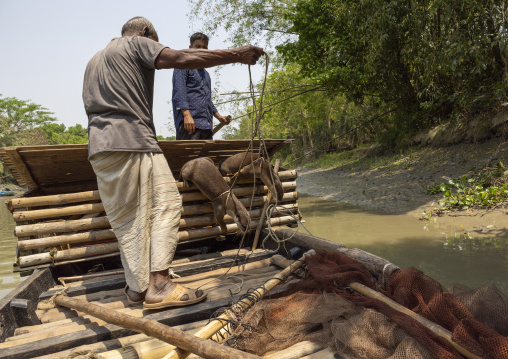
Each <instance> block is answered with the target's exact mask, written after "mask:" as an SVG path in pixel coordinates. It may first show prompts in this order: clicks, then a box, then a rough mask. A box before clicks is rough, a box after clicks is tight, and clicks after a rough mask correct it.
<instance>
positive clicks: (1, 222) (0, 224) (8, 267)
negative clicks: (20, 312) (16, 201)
mask: <svg viewBox="0 0 508 359" xmlns="http://www.w3.org/2000/svg"><path fill="white" fill-rule="evenodd" d="M7 198H9V197H0V298H3V297H4V296H5V295H6V294H7V293H9V292H10V291H11V290H12V289H13V288H15V287H16V286H17V285H18V284H19V283H21V282H22V281H23V280H24V279H25V277H23V278H20V277H19V274H14V273H13V272H12V264H13V262H14V258H15V256H16V242H17V241H16V237H14V227H15V224H14V221H13V220H12V215H11V212H9V210H8V209H7V207H6V206H5V204H4V202H5V200H6V199H7Z"/></svg>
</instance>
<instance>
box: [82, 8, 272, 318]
mask: <svg viewBox="0 0 508 359" xmlns="http://www.w3.org/2000/svg"><path fill="white" fill-rule="evenodd" d="M157 41H158V37H157V33H156V31H155V29H154V27H153V25H152V24H151V23H150V22H149V21H148V20H147V19H145V18H142V17H135V18H133V19H131V20H129V21H128V22H127V23H126V24H125V25H124V26H123V27H122V37H121V38H115V39H113V40H112V41H111V42H110V43H109V44H108V45H107V46H106V48H105V49H104V50H101V51H99V52H98V53H97V54H96V55H94V56H93V58H92V59H91V60H90V62H89V63H88V65H87V68H86V71H85V77H84V82H83V102H84V105H85V110H86V113H87V115H88V133H89V160H90V163H91V164H92V167H93V168H94V171H95V173H96V175H97V184H98V188H99V193H100V195H101V200H102V202H103V204H104V209H105V211H106V214H107V216H108V219H109V222H110V223H111V227H112V228H113V231H114V232H115V236H116V237H117V239H118V243H119V248H120V255H121V259H122V264H123V266H124V269H125V277H126V282H127V286H126V288H125V294H126V295H127V299H128V301H129V303H131V304H132V305H140V304H143V305H144V307H145V308H150V309H155V308H163V307H168V306H181V305H188V304H192V303H196V302H198V301H200V300H203V299H204V298H205V295H204V293H203V292H202V291H200V290H198V291H194V290H191V289H188V288H185V287H183V286H181V285H178V284H175V283H173V282H172V280H171V277H170V272H169V265H170V264H171V261H172V259H173V256H174V252H175V249H176V244H177V242H178V227H179V222H180V213H181V208H182V203H181V199H180V195H179V193H178V189H177V187H176V181H175V180H174V178H173V176H172V174H171V171H170V169H169V166H168V164H167V162H166V160H165V158H164V155H163V154H162V151H161V149H160V148H159V145H158V143H157V139H156V134H155V127H154V124H153V114H152V103H153V82H154V73H155V69H169V68H178V69H196V68H206V67H211V66H217V65H225V64H230V63H243V64H251V65H253V64H255V63H256V61H257V60H258V59H259V57H260V56H261V55H262V54H263V50H262V49H261V48H258V47H254V46H251V45H246V46H242V47H239V48H235V49H231V50H214V51H209V50H200V49H186V50H179V51H177V50H172V49H170V48H167V47H165V46H163V45H161V44H160V43H158V42H157Z"/></svg>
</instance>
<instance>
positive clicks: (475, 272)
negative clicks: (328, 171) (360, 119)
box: [0, 196, 508, 298]
mask: <svg viewBox="0 0 508 359" xmlns="http://www.w3.org/2000/svg"><path fill="white" fill-rule="evenodd" d="M2 202H3V201H2ZM298 203H299V207H300V211H301V213H302V215H303V217H304V219H305V221H306V222H305V227H306V228H307V229H308V230H309V231H310V232H311V233H312V234H313V235H315V236H318V237H322V238H326V239H329V240H331V241H335V242H339V243H342V244H344V245H346V246H347V247H349V248H360V249H363V250H365V251H367V252H370V253H373V254H376V255H378V256H379V257H382V258H385V259H387V260H389V261H390V262H392V263H393V264H395V265H397V266H399V267H401V268H406V267H410V266H413V267H416V268H418V269H420V270H422V271H423V272H424V273H426V274H427V275H429V276H431V277H433V278H434V279H436V280H437V281H439V282H440V283H441V284H443V285H444V286H445V287H448V286H449V285H450V284H452V283H461V284H465V285H467V286H469V287H471V288H476V287H478V286H480V285H482V284H490V283H494V284H496V285H497V286H498V288H499V289H500V290H502V291H503V292H504V293H505V294H507V295H508V238H490V239H489V238H487V239H470V238H464V235H462V234H456V233H447V232H444V231H443V230H440V229H437V228H435V227H434V225H433V224H432V223H429V222H422V221H419V220H418V219H416V218H413V217H410V216H406V215H391V214H384V213H382V212H374V211H370V210H366V209H363V208H359V207H353V206H350V205H344V204H341V203H337V202H331V201H326V200H324V199H322V198H319V197H310V196H301V197H300V199H299V200H298ZM14 226H15V224H14V221H13V220H12V216H11V213H10V212H9V211H8V210H7V208H6V207H5V205H4V204H3V203H0V298H2V297H3V296H5V295H6V294H7V293H8V292H9V291H10V290H12V289H13V288H14V287H16V286H17V285H18V284H19V283H21V282H22V281H23V279H24V278H20V276H19V275H18V274H13V272H12V263H13V261H14V257H15V252H16V238H15V237H14V235H13V230H14ZM302 230H303V229H302Z"/></svg>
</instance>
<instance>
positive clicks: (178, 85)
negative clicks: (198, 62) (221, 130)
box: [173, 69, 217, 130]
mask: <svg viewBox="0 0 508 359" xmlns="http://www.w3.org/2000/svg"><path fill="white" fill-rule="evenodd" d="M180 109H184V110H190V113H191V115H192V118H193V119H194V126H195V127H196V128H199V129H202V130H211V129H212V128H213V115H214V114H215V113H216V112H217V109H216V108H215V106H214V105H213V103H212V80H211V79H210V75H209V74H208V71H206V70H205V69H199V70H178V69H175V70H174V71H173V117H174V119H175V129H178V126H179V125H180V123H181V122H182V121H183V113H182V111H180Z"/></svg>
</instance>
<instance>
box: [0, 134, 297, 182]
mask: <svg viewBox="0 0 508 359" xmlns="http://www.w3.org/2000/svg"><path fill="white" fill-rule="evenodd" d="M190 142H192V143H190ZM290 142H291V141H290V140H273V139H267V140H264V143H265V145H266V148H267V150H268V153H270V154H273V153H274V152H275V151H278V150H280V149H281V148H283V147H284V146H287V144H288V143H290ZM249 144H250V140H211V141H210V140H207V141H161V142H160V147H161V149H162V150H163V153H164V156H165V157H166V159H167V160H168V164H169V166H170V168H171V169H172V171H174V172H175V174H178V172H179V171H180V169H181V167H182V166H183V164H184V163H185V162H186V161H188V160H190V159H192V158H196V157H198V156H199V155H206V156H209V157H210V158H212V159H213V161H214V162H215V163H216V164H218V163H219V161H220V160H222V159H224V158H227V157H229V156H231V155H232V154H235V153H238V152H243V151H245V150H246V149H247V148H248V146H249ZM252 144H253V150H254V151H257V150H258V149H259V146H260V144H261V141H259V140H254V141H253V142H252ZM13 155H14V156H17V155H19V156H20V157H21V159H22V161H23V162H24V164H23V166H25V169H23V167H22V168H18V167H17V165H16V162H13V161H12V159H11V158H10V157H12V156H13ZM87 156H88V145H86V144H81V145H50V146H16V147H7V148H5V149H4V150H3V151H1V152H0V158H2V159H3V160H4V162H5V164H6V166H7V167H8V168H9V170H10V171H11V173H12V174H13V176H14V177H15V178H16V179H17V180H18V181H19V182H20V183H25V182H26V183H27V185H30V186H35V187H36V186H40V187H43V188H45V187H51V186H55V185H58V184H60V183H66V184H68V185H72V184H77V183H80V182H81V181H85V180H90V181H91V180H93V179H94V178H95V174H94V173H93V170H92V168H91V165H90V163H89V162H88V159H87ZM8 157H9V158H8ZM27 170H29V171H28V173H30V176H31V178H32V180H30V178H29V177H28V173H27V172H26V171H27Z"/></svg>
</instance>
